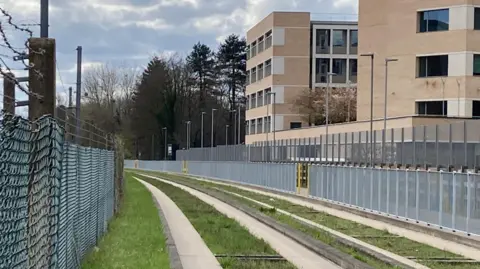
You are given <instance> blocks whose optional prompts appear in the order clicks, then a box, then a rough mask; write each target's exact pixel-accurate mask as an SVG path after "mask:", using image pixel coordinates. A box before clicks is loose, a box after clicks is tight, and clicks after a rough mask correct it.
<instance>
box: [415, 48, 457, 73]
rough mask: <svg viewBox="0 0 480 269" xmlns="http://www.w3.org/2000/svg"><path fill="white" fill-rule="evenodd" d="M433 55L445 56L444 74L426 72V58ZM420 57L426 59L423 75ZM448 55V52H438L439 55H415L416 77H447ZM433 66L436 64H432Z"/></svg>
mask: <svg viewBox="0 0 480 269" xmlns="http://www.w3.org/2000/svg"><path fill="white" fill-rule="evenodd" d="M434 57H446V63H447V66H446V73H445V74H438V75H429V72H428V59H431V58H434ZM422 59H425V60H426V63H425V64H426V66H425V75H422V73H423V72H422V66H421V65H422ZM449 64H450V63H449V57H448V54H439V55H430V56H417V68H416V69H417V70H416V78H430V77H448V68H449ZM433 66H438V65H436V64H434V65H433Z"/></svg>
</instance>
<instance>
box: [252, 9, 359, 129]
mask: <svg viewBox="0 0 480 269" xmlns="http://www.w3.org/2000/svg"><path fill="white" fill-rule="evenodd" d="M247 44H248V54H247V55H248V56H247V59H248V61H247V73H248V74H249V78H248V83H247V90H246V94H247V113H246V115H247V116H246V119H247V122H246V126H247V134H263V133H268V132H270V131H271V130H272V129H273V128H275V130H277V131H279V130H285V129H294V128H301V127H305V126H306V125H307V123H306V122H303V121H302V119H301V116H300V115H298V113H296V111H295V110H294V109H292V108H293V107H292V104H293V102H294V101H295V99H296V98H297V96H298V94H299V93H300V92H302V91H303V90H305V89H306V88H310V87H312V86H313V87H321V86H326V84H327V74H328V72H331V71H333V72H334V73H336V74H337V75H336V76H333V77H332V81H331V85H332V86H333V87H346V86H347V85H355V83H356V81H357V55H356V54H357V47H358V31H357V23H356V22H334V21H311V20H310V13H308V12H273V13H271V14H270V15H269V16H267V17H266V18H265V19H263V20H262V21H261V22H259V23H258V24H257V25H255V26H254V27H253V28H252V29H250V30H249V31H248V33H247ZM270 93H274V94H275V126H273V120H272V118H271V115H272V111H268V110H272V108H273V106H272V105H271V104H272V101H273V96H272V94H270Z"/></svg>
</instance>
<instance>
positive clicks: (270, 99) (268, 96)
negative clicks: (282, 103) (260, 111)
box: [265, 88, 272, 105]
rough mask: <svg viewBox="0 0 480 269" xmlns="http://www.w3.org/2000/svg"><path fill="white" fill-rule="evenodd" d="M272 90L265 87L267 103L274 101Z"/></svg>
mask: <svg viewBox="0 0 480 269" xmlns="http://www.w3.org/2000/svg"><path fill="white" fill-rule="evenodd" d="M271 92H272V89H271V88H268V89H265V104H266V105H269V104H271V103H272V95H271V94H270V93H271Z"/></svg>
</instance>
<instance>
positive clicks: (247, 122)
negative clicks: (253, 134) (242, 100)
mask: <svg viewBox="0 0 480 269" xmlns="http://www.w3.org/2000/svg"><path fill="white" fill-rule="evenodd" d="M249 122H250V121H249V120H246V121H245V134H246V135H249V134H250V124H249Z"/></svg>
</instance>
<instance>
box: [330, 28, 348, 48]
mask: <svg viewBox="0 0 480 269" xmlns="http://www.w3.org/2000/svg"><path fill="white" fill-rule="evenodd" d="M346 53H347V30H333V54H346Z"/></svg>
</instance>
